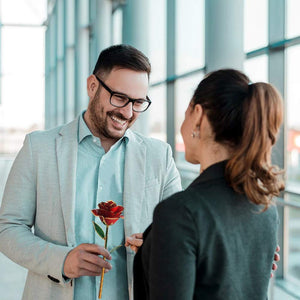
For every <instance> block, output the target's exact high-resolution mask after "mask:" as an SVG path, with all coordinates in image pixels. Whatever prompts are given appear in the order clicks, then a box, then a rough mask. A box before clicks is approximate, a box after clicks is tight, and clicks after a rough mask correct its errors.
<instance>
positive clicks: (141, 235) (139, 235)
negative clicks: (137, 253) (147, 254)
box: [131, 233, 143, 239]
mask: <svg viewBox="0 0 300 300" xmlns="http://www.w3.org/2000/svg"><path fill="white" fill-rule="evenodd" d="M131 237H133V238H136V239H143V233H135V234H133V235H132V236H131Z"/></svg>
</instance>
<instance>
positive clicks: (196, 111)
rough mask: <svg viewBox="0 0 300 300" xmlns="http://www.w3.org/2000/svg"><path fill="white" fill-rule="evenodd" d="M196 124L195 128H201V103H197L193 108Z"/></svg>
mask: <svg viewBox="0 0 300 300" xmlns="http://www.w3.org/2000/svg"><path fill="white" fill-rule="evenodd" d="M193 118H194V123H195V124H194V126H195V130H200V126H201V123H202V119H203V108H202V106H201V104H196V105H195V106H194V110H193Z"/></svg>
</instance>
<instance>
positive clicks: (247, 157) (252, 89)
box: [226, 82, 284, 208]
mask: <svg viewBox="0 0 300 300" xmlns="http://www.w3.org/2000/svg"><path fill="white" fill-rule="evenodd" d="M282 106H283V104H282V99H281V96H280V94H279V92H278V91H277V90H276V89H275V88H274V87H273V86H272V85H270V84H267V83H262V82H259V83H255V84H250V85H249V86H248V97H246V99H244V102H243V110H242V119H241V125H242V128H243V133H242V138H241V140H240V143H239V145H238V146H237V147H235V150H234V152H233V155H232V157H231V159H230V160H229V161H228V163H227V166H226V178H227V181H228V182H229V184H230V185H231V186H232V188H233V189H234V190H235V191H236V192H239V193H245V194H246V195H247V197H248V198H249V199H250V200H251V201H252V202H254V203H256V204H262V205H264V206H265V208H267V207H268V206H269V205H270V203H271V200H272V198H273V196H278V195H279V193H280V191H281V190H283V188H284V184H283V180H282V178H281V173H282V172H281V171H280V170H279V169H278V168H277V167H275V166H272V164H271V148H272V146H273V145H274V144H275V142H276V138H277V133H278V131H279V128H280V125H281V123H282V119H283V109H282Z"/></svg>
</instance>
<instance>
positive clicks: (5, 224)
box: [0, 135, 72, 285]
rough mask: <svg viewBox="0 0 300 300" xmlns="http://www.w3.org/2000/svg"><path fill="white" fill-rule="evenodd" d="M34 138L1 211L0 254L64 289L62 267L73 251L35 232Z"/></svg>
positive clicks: (21, 158)
mask: <svg viewBox="0 0 300 300" xmlns="http://www.w3.org/2000/svg"><path fill="white" fill-rule="evenodd" d="M34 164H35V162H34V159H33V154H32V147H31V141H30V135H27V136H26V138H25V141H24V144H23V147H22V149H21V150H20V152H19V153H18V155H17V157H16V159H15V161H14V163H13V166H12V168H11V171H10V174H9V176H8V179H7V183H6V186H5V190H4V195H3V200H2V205H1V209H0V251H1V252H2V253H3V254H5V255H6V256H7V257H8V258H10V259H11V260H12V261H14V262H15V263H17V264H19V265H21V266H23V267H25V268H27V269H29V270H31V271H33V272H35V273H39V274H42V275H45V276H48V278H50V279H51V278H54V279H55V280H56V282H60V283H61V284H62V285H64V284H65V281H64V280H63V278H62V272H61V270H62V265H63V263H64V259H65V256H66V255H67V253H68V252H69V251H70V250H71V249H72V248H70V247H66V246H62V245H56V244H53V243H50V242H48V241H45V240H43V239H41V238H39V237H37V236H35V235H34V234H33V232H32V227H33V225H34V221H35V214H36V209H37V195H36V171H35V167H34Z"/></svg>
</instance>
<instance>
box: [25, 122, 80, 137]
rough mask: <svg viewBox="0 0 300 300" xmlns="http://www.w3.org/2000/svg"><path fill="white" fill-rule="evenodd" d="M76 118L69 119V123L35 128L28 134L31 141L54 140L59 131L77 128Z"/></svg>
mask: <svg viewBox="0 0 300 300" xmlns="http://www.w3.org/2000/svg"><path fill="white" fill-rule="evenodd" d="M76 124H77V119H75V120H73V121H71V122H70V123H67V124H63V125H59V126H57V127H54V128H51V129H46V130H36V131H33V132H31V133H29V134H28V136H29V138H30V140H31V141H32V142H45V141H48V142H50V141H54V140H55V139H56V138H57V137H58V136H59V135H60V133H61V132H64V131H66V130H69V129H70V128H74V129H75V127H76V128H77V126H76Z"/></svg>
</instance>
